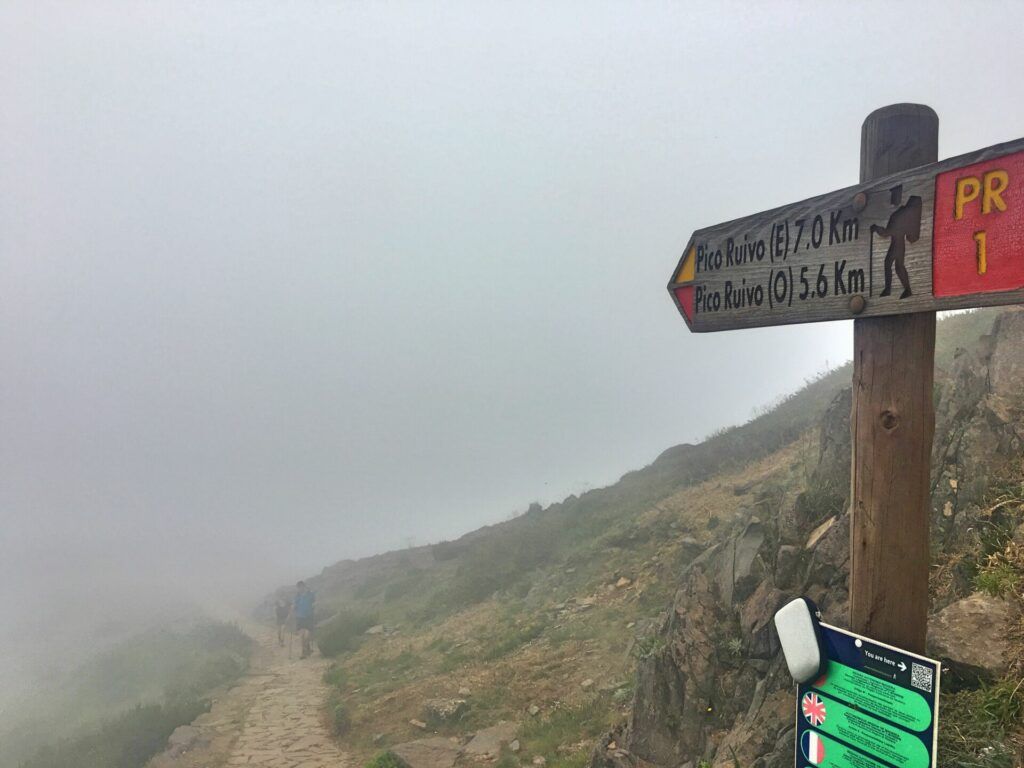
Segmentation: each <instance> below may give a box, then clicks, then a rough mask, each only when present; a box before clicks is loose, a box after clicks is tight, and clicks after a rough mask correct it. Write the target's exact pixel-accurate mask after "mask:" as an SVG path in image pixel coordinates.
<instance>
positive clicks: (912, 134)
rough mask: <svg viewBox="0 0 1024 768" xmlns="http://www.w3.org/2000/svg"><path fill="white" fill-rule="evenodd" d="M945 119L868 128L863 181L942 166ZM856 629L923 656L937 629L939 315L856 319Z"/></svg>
mask: <svg viewBox="0 0 1024 768" xmlns="http://www.w3.org/2000/svg"><path fill="white" fill-rule="evenodd" d="M937 154H938V117H937V116H936V115H935V113H934V112H933V111H932V110H931V109H929V108H928V107H922V106H919V105H895V106H892V107H886V108H884V109H881V110H878V111H876V112H873V113H872V114H871V115H869V116H868V118H867V120H865V122H864V129H863V132H862V144H861V176H862V180H865V181H866V180H869V179H872V178H874V177H876V176H878V175H882V174H888V173H894V172H898V171H900V170H902V169H903V168H905V167H914V166H918V165H921V164H922V163H928V162H933V161H934V160H935V158H936V156H937ZM853 363H854V372H853V409H852V414H851V420H850V428H851V432H852V435H851V437H852V440H853V458H852V473H851V493H850V499H851V519H850V527H851V530H850V534H851V535H850V628H851V629H852V630H853V631H854V632H858V633H861V634H864V635H867V636H868V637H871V638H875V639H877V640H880V641H882V642H885V643H889V644H891V645H895V646H898V647H900V648H905V649H907V650H910V651H914V652H917V653H923V652H924V650H925V635H926V630H927V623H928V571H929V551H928V525H929V517H930V515H929V511H930V499H929V470H930V462H931V447H932V437H933V434H934V432H935V411H934V405H933V402H932V387H933V379H934V367H935V313H934V312H920V313H915V314H907V315H894V316H889V317H877V318H876V317H871V318H864V319H858V320H855V321H854V358H853Z"/></svg>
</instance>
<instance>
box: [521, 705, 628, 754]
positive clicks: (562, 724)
mask: <svg viewBox="0 0 1024 768" xmlns="http://www.w3.org/2000/svg"><path fill="white" fill-rule="evenodd" d="M611 716H612V714H611V711H610V707H609V706H608V702H607V700H605V699H601V698H596V699H593V700H591V701H589V702H587V703H585V704H582V705H580V706H577V707H564V708H561V709H556V710H555V711H553V712H552V713H551V714H550V715H548V716H547V717H545V718H543V719H540V720H532V721H530V722H528V723H527V724H526V725H525V726H524V727H523V730H522V734H521V736H520V740H521V741H522V742H523V745H524V746H525V748H526V750H527V751H528V753H529V754H533V755H545V756H548V757H551V758H553V757H555V756H556V755H557V754H558V748H559V747H560V746H561V745H563V744H571V743H574V742H578V741H579V740H580V739H581V738H593V737H595V736H598V735H600V734H601V733H603V732H604V731H605V730H607V729H608V727H609V725H610V724H611Z"/></svg>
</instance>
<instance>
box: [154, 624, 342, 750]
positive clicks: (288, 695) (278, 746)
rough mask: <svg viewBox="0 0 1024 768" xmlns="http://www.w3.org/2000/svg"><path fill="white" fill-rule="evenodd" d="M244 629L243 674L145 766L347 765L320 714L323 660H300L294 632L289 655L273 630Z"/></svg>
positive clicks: (323, 696)
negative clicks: (247, 640) (247, 639)
mask: <svg viewBox="0 0 1024 768" xmlns="http://www.w3.org/2000/svg"><path fill="white" fill-rule="evenodd" d="M245 629H246V631H247V632H248V633H249V634H250V635H251V636H252V637H253V638H255V640H256V641H257V644H258V645H257V648H256V650H255V652H254V654H253V658H252V662H251V664H250V670H249V673H248V674H247V675H246V676H245V677H244V678H243V679H242V680H241V681H239V683H238V684H237V685H236V686H235V687H233V688H232V689H231V690H230V691H228V692H226V693H225V694H223V695H222V696H221V697H219V698H218V700H217V702H216V703H215V705H214V707H213V709H212V710H211V711H210V712H209V713H207V714H205V715H202V716H201V717H199V718H198V719H196V721H195V722H194V723H192V725H190V726H183V727H182V728H181V729H179V730H178V731H176V732H175V734H174V735H173V736H172V737H171V745H170V747H169V749H168V751H167V752H164V753H163V754H161V755H158V756H157V757H155V758H153V760H151V761H150V762H149V764H148V768H209V767H210V766H225V765H226V766H231V767H232V768H234V766H242V765H246V766H262V768H352V766H353V762H352V760H351V758H349V756H348V755H346V754H345V753H344V752H342V751H341V750H340V749H339V748H338V746H337V745H336V744H335V742H334V740H333V738H332V737H331V735H330V733H329V732H328V730H327V727H326V724H325V723H324V721H323V719H322V717H323V711H322V708H323V703H324V701H325V699H326V697H327V693H328V687H327V686H326V685H325V684H324V683H323V680H322V676H323V673H324V670H325V669H326V668H327V667H328V665H329V662H328V661H327V660H326V659H322V658H320V657H319V656H316V655H314V656H313V657H312V658H309V659H301V660H300V659H299V658H298V645H299V643H298V638H297V637H296V638H295V639H294V647H293V650H292V655H291V658H289V654H288V647H287V645H286V646H285V647H284V648H280V647H278V644H277V638H276V636H275V634H274V633H273V632H272V631H270V630H267V629H265V628H263V627H251V626H249V627H245Z"/></svg>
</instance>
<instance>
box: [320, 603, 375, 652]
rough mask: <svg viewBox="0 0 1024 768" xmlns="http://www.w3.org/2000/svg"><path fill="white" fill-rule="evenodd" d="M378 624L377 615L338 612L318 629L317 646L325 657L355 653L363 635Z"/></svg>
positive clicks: (358, 612)
mask: <svg viewBox="0 0 1024 768" xmlns="http://www.w3.org/2000/svg"><path fill="white" fill-rule="evenodd" d="M376 623H377V617H376V615H374V614H372V613H368V612H363V611H338V613H336V614H335V615H334V617H333V618H332V619H331V620H330V621H329V622H327V624H325V625H324V626H322V627H319V628H318V629H317V633H316V644H317V647H318V648H319V649H320V653H322V654H323V655H324V656H337V655H338V654H339V653H344V652H345V651H354V650H355V649H356V646H357V645H358V643H359V640H360V639H361V638H362V635H363V633H364V632H365V631H366V630H367V629H369V628H370V627H372V626H373V625H374V624H376Z"/></svg>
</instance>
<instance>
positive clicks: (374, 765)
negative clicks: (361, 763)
mask: <svg viewBox="0 0 1024 768" xmlns="http://www.w3.org/2000/svg"><path fill="white" fill-rule="evenodd" d="M366 768H405V766H404V765H403V764H402V761H401V760H399V759H398V758H397V757H395V756H394V755H393V754H391V753H390V752H381V753H380V754H378V755H376V756H375V757H373V758H372V759H371V760H370V761H369V762H367V763H366Z"/></svg>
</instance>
